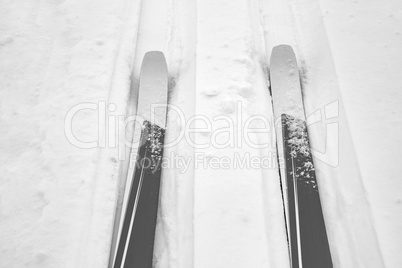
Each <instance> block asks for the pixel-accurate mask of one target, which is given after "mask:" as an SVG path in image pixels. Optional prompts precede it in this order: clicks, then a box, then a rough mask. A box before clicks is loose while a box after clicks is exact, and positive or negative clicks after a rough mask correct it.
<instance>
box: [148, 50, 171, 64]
mask: <svg viewBox="0 0 402 268" xmlns="http://www.w3.org/2000/svg"><path fill="white" fill-rule="evenodd" d="M143 60H144V61H145V60H152V61H155V60H158V61H163V62H166V58H165V54H163V52H162V51H156V50H155V51H148V52H147V53H145V55H144V59H143Z"/></svg>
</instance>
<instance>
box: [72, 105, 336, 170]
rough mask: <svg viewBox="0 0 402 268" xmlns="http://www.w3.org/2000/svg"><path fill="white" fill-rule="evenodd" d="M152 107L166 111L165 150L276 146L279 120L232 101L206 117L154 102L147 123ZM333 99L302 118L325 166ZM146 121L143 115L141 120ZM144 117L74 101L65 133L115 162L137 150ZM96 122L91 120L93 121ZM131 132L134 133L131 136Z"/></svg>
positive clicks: (332, 145)
mask: <svg viewBox="0 0 402 268" xmlns="http://www.w3.org/2000/svg"><path fill="white" fill-rule="evenodd" d="M158 109H167V110H168V117H169V119H170V120H169V121H168V122H169V124H168V125H169V128H174V129H175V131H168V134H167V135H166V138H165V145H164V147H165V148H170V147H174V146H176V145H177V144H179V143H183V142H185V143H187V144H188V145H189V146H191V147H192V148H194V149H195V150H197V149H199V150H203V149H208V148H214V149H224V148H251V149H264V148H271V149H275V148H276V135H275V129H276V128H278V127H279V126H280V124H281V121H280V118H277V119H275V118H274V117H273V116H272V117H269V116H264V115H249V114H248V113H246V112H245V111H244V109H243V107H242V102H240V101H239V102H238V103H237V104H236V107H235V109H234V112H233V113H231V114H224V115H216V116H212V117H207V116H205V115H200V114H196V115H192V116H188V115H187V116H186V114H185V113H184V112H183V111H182V110H181V109H180V107H178V106H175V105H162V104H154V105H151V107H150V110H151V112H150V115H151V118H150V120H151V122H152V121H155V118H154V115H155V114H158ZM338 118H339V103H338V101H334V102H332V103H330V104H328V105H325V106H324V107H322V108H321V109H318V110H316V111H315V112H314V113H312V114H311V115H309V116H308V117H307V125H308V127H309V130H312V131H311V133H310V139H311V138H313V140H314V141H315V142H313V143H312V154H313V156H314V157H315V158H316V159H318V160H320V161H322V162H324V163H327V164H329V165H331V166H337V165H338V162H339V160H338V159H339V121H338ZM147 119H148V120H149V118H147ZM144 120H145V118H142V117H141V115H140V114H139V115H121V114H119V113H118V112H117V107H116V105H115V104H107V103H106V102H103V101H101V102H98V103H80V104H77V105H76V106H74V107H72V108H71V109H70V110H69V111H68V113H67V114H66V117H65V136H66V138H67V140H68V141H69V142H70V143H71V144H72V145H74V146H76V147H78V148H84V149H91V148H118V150H119V158H120V160H124V158H125V157H126V153H125V152H126V150H130V149H131V148H138V146H139V142H140V135H139V133H140V132H141V127H142V124H143V122H144ZM88 121H90V122H92V123H93V124H92V127H93V126H96V127H97V131H96V133H94V132H93V131H92V132H85V131H81V129H80V128H82V127H83V124H82V122H88ZM94 121H96V122H94ZM133 133H135V135H133Z"/></svg>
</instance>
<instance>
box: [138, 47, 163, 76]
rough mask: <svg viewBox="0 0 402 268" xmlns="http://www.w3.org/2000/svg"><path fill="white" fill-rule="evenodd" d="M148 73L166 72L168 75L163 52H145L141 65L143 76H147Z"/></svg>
mask: <svg viewBox="0 0 402 268" xmlns="http://www.w3.org/2000/svg"><path fill="white" fill-rule="evenodd" d="M146 74H154V75H158V74H162V75H163V74H165V75H166V76H167V63H166V58H165V55H164V54H163V52H161V51H148V52H147V53H145V55H144V58H143V60H142V65H141V77H142V78H144V77H146V76H147V75H146ZM152 77H154V76H152Z"/></svg>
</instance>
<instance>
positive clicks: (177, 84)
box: [109, 0, 196, 268]
mask: <svg viewBox="0 0 402 268" xmlns="http://www.w3.org/2000/svg"><path fill="white" fill-rule="evenodd" d="M194 14H195V2H193V1H190V2H189V1H186V0H169V1H161V0H142V1H141V13H140V18H139V29H138V34H137V39H136V44H135V51H134V52H133V53H134V64H133V70H132V77H131V89H130V98H129V102H128V104H127V115H134V114H135V113H136V106H137V103H136V101H137V97H138V88H139V73H140V68H141V63H142V59H143V56H144V54H145V53H146V52H147V51H151V50H157V51H162V52H163V53H164V54H165V56H166V58H167V61H168V69H169V77H170V78H169V80H170V83H169V92H170V94H169V96H170V97H169V98H170V100H169V103H170V104H173V105H176V106H178V107H180V108H181V109H182V111H183V113H184V114H186V115H191V114H194V91H191V90H189V89H192V88H194V83H195V62H194V60H195V42H196V40H195V38H196V31H195V28H196V24H195V17H194ZM183 72H185V75H181V73H183ZM171 117H172V116H171ZM171 117H169V115H168V122H167V137H166V139H167V141H168V140H169V137H170V136H172V135H173V136H174V134H175V133H177V132H179V131H180V129H177V128H176V126H175V125H174V124H172V123H169V122H172V120H173V122H174V118H173V119H172V118H171ZM132 129H133V128H130V127H128V128H127V132H126V136H127V137H131V136H133V134H134V133H132ZM165 143H166V142H165ZM134 151H135V148H134V149H133V153H132V154H131V155H130V152H128V151H127V152H126V153H127V154H126V159H129V158H130V156H131V157H132V158H134V159H135V152H134ZM170 153H175V154H178V153H180V155H183V156H190V157H193V155H192V154H193V152H192V150H191V148H188V146H186V144H185V143H183V142H179V144H177V145H175V146H173V147H167V148H165V155H167V156H168V155H169V154H170ZM132 162H133V160H129V161H127V160H126V161H123V162H122V163H121V165H120V172H119V176H120V187H119V196H120V197H123V196H124V197H126V196H127V193H128V189H129V185H130V184H131V180H132V175H133V174H132V172H133V170H132V169H131V168H130V163H132ZM193 177H194V168H193V167H192V166H190V168H189V170H187V171H186V172H185V173H184V174H182V173H180V172H179V171H177V170H175V169H170V170H164V171H163V173H162V179H161V191H160V199H161V200H162V201H160V205H159V212H158V224H157V230H156V236H155V250H154V257H156V260H157V261H159V262H158V263H157V264H155V265H157V266H158V267H175V268H176V267H177V268H180V267H183V268H184V267H192V266H193V242H192V235H193V224H192V221H193V217H192V211H193V201H192V199H193ZM125 206H126V200H124V202H123V200H122V204H121V206H118V207H117V209H116V217H115V222H114V226H115V227H114V233H113V240H112V246H111V253H110V259H109V267H112V263H113V259H114V255H115V252H116V245H117V241H118V236H117V234H118V232H119V229H120V228H121V226H122V221H123V217H124V215H123V214H124V211H125ZM178 256H180V257H178Z"/></svg>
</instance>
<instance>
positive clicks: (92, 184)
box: [0, 0, 402, 268]
mask: <svg viewBox="0 0 402 268" xmlns="http://www.w3.org/2000/svg"><path fill="white" fill-rule="evenodd" d="M0 7H1V8H0V122H1V124H0V125H1V135H0V139H1V143H0V144H1V150H0V159H1V161H2V165H1V171H0V174H1V176H0V178H1V179H0V241H1V242H0V267H7V268H13V267H15V268H20V267H41V268H46V267H49V268H54V267H58V268H63V267H74V268H76V267H94V268H95V267H107V266H108V262H109V254H110V248H111V245H112V243H113V242H112V241H113V239H112V233H113V231H112V230H113V226H114V224H115V215H116V206H117V205H118V204H123V203H124V202H123V196H122V193H123V192H124V191H123V190H124V184H125V181H126V178H127V174H129V167H130V164H131V163H130V153H131V151H130V149H129V148H127V147H126V145H125V143H126V141H127V140H131V138H132V135H133V133H132V126H131V125H129V124H128V126H126V123H127V121H124V119H127V118H128V117H129V116H133V115H134V114H135V111H136V105H137V101H136V99H137V97H138V85H139V80H138V79H139V73H140V65H141V61H142V57H143V55H144V54H145V53H146V52H147V51H151V50H159V51H162V52H164V53H165V56H166V58H167V62H168V68H169V74H170V76H169V82H170V83H169V85H170V86H169V103H170V104H171V105H172V107H171V108H170V109H169V114H168V120H167V131H166V140H167V143H168V145H169V146H167V147H166V148H165V149H164V150H165V151H164V154H165V156H168V158H167V159H166V160H167V161H168V162H166V165H167V168H166V169H165V170H164V171H163V178H162V182H161V196H160V206H159V212H158V226H157V231H156V240H155V242H156V244H155V251H154V266H155V267H174V268H188V267H196V268H203V267H239V268H243V267H289V255H288V247H287V238H286V228H285V226H286V224H285V219H284V211H283V202H282V194H281V188H280V179H279V172H278V162H277V161H278V159H277V155H276V143H275V138H276V137H275V123H276V122H275V120H274V118H273V112H272V102H271V101H272V100H271V96H270V91H269V79H268V77H269V75H268V73H269V62H270V53H271V50H272V48H273V47H274V46H276V45H279V44H283V43H286V44H289V45H291V46H292V47H293V48H294V50H295V53H296V56H297V59H298V64H299V72H300V76H301V80H302V88H303V98H304V104H305V108H306V117H307V124H308V131H309V135H310V143H311V145H312V154H313V156H314V163H315V169H316V175H317V182H318V188H319V190H320V195H321V199H322V200H321V201H322V206H323V212H324V217H325V221H326V225H327V232H328V238H329V243H330V248H331V253H332V259H333V263H334V267H362V268H363V267H364V268H366V267H374V268H379V267H402V257H401V256H400V254H399V251H400V250H401V245H402V232H401V231H400V228H399V226H400V224H401V223H402V222H401V221H402V209H401V204H402V201H401V200H402V197H401V195H400V192H401V190H402V182H401V180H400V179H399V175H400V174H401V172H402V169H401V165H400V164H399V163H400V162H401V161H402V159H401V154H400V152H399V151H400V144H401V143H402V140H401V135H399V134H398V133H400V132H401V131H402V129H401V127H402V122H401V118H402V108H401V105H400V103H399V102H400V101H401V100H402V96H401V94H402V90H401V85H402V76H401V75H399V72H398V70H399V66H398V64H399V62H401V60H402V58H401V57H402V51H401V47H402V34H401V32H400V31H401V29H402V2H401V1H399V0H389V1H386V2H383V1H330V0H313V1H311V0H285V1H283V0H260V1H246V0H195V1H186V0H169V1H163V0H136V1H122V0H115V1H110V0H98V1H89V0H80V1H78V0H58V1H28V0H22V1H11V0H0ZM183 129H184V130H186V132H185V133H184V134H183V136H180V135H181V134H182V133H183ZM249 129H252V130H253V131H250V132H246V135H244V134H245V131H246V130H249ZM122 133H124V135H123V136H124V137H125V138H124V139H122V138H121V137H122V135H121V134H122ZM118 137H120V139H117V138H118ZM178 137H180V138H179V139H178ZM169 161H170V162H169ZM258 161H260V162H258ZM280 161H281V160H279V162H280ZM169 164H171V165H169ZM247 164H249V165H247Z"/></svg>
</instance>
